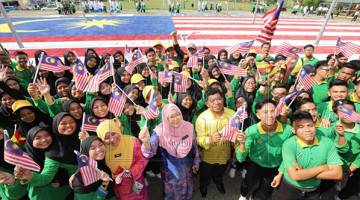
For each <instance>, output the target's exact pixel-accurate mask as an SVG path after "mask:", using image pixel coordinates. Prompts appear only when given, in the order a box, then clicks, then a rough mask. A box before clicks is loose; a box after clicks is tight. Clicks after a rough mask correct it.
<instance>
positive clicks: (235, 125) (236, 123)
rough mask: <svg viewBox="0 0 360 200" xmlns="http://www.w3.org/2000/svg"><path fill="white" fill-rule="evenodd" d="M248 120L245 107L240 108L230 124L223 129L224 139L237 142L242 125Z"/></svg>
mask: <svg viewBox="0 0 360 200" xmlns="http://www.w3.org/2000/svg"><path fill="white" fill-rule="evenodd" d="M247 118H248V113H247V111H246V108H245V106H242V107H240V108H239V109H238V110H237V112H236V113H235V114H234V116H233V117H232V118H231V119H230V124H228V125H226V126H225V127H224V128H223V131H222V133H223V137H224V139H225V140H227V141H231V142H235V140H236V136H237V133H238V130H239V129H240V125H241V123H244V120H245V119H247Z"/></svg>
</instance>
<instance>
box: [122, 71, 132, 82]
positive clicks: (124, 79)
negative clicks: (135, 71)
mask: <svg viewBox="0 0 360 200" xmlns="http://www.w3.org/2000/svg"><path fill="white" fill-rule="evenodd" d="M130 78H131V76H130V74H129V72H127V71H124V72H123V73H122V75H121V76H120V79H121V81H122V82H123V83H125V84H128V83H129V82H130Z"/></svg>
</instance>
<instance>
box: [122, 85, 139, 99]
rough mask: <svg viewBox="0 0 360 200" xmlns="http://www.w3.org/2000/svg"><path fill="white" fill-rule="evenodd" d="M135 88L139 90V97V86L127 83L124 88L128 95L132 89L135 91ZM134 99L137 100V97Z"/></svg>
mask: <svg viewBox="0 0 360 200" xmlns="http://www.w3.org/2000/svg"><path fill="white" fill-rule="evenodd" d="M134 89H135V90H137V93H138V97H139V95H141V93H140V90H139V88H137V87H136V86H134V85H127V86H126V87H125V88H124V89H123V90H124V92H125V93H126V94H127V95H129V94H130V93H131V91H133V90H134ZM134 101H136V99H134Z"/></svg>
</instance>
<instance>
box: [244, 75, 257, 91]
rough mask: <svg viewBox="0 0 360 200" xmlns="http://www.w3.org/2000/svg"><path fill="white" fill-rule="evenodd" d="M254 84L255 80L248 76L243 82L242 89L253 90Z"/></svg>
mask: <svg viewBox="0 0 360 200" xmlns="http://www.w3.org/2000/svg"><path fill="white" fill-rule="evenodd" d="M255 86H256V81H255V79H253V78H250V79H248V80H246V82H245V84H244V90H245V91H246V92H254V90H255Z"/></svg>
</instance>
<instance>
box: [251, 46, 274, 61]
mask: <svg viewBox="0 0 360 200" xmlns="http://www.w3.org/2000/svg"><path fill="white" fill-rule="evenodd" d="M270 48H271V44H270V43H269V42H265V43H263V44H262V45H261V53H259V54H257V55H256V59H255V60H256V62H262V61H266V62H270V61H274V58H273V57H272V56H270Z"/></svg>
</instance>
